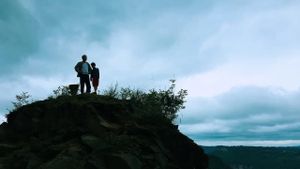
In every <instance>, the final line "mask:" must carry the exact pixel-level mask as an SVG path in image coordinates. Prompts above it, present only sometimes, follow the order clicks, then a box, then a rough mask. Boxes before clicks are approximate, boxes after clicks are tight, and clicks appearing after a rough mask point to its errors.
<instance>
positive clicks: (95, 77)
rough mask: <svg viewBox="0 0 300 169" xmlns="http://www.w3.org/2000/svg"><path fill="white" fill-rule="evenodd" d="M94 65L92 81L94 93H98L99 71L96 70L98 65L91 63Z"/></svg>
mask: <svg viewBox="0 0 300 169" xmlns="http://www.w3.org/2000/svg"><path fill="white" fill-rule="evenodd" d="M91 65H92V69H93V70H92V73H91V81H92V84H93V87H94V93H97V89H98V85H99V69H98V68H96V63H94V62H93V63H91Z"/></svg>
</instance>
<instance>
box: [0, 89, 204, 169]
mask: <svg viewBox="0 0 300 169" xmlns="http://www.w3.org/2000/svg"><path fill="white" fill-rule="evenodd" d="M151 113H152V112H149V113H148V115H147V116H144V115H143V114H141V113H139V112H137V111H136V110H135V109H134V106H132V104H131V103H130V101H122V100H117V99H112V98H109V97H104V96H95V95H80V96H62V97H58V98H56V99H49V100H44V101H37V102H34V103H32V104H29V105H26V106H23V107H21V108H19V109H17V110H15V111H12V112H10V113H9V114H8V116H7V123H2V124H1V126H0V169H206V168H207V167H208V158H207V156H206V155H205V154H204V152H203V150H202V148H200V147H199V146H198V145H197V144H195V143H194V142H193V141H192V140H191V139H189V138H188V137H186V136H185V135H183V134H182V133H180V132H179V131H178V129H177V126H175V125H173V124H172V123H170V122H168V121H167V120H163V118H164V117H163V116H154V117H152V118H151ZM149 114H150V116H149Z"/></svg>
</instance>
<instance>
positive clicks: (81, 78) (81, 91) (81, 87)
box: [80, 76, 84, 94]
mask: <svg viewBox="0 0 300 169" xmlns="http://www.w3.org/2000/svg"><path fill="white" fill-rule="evenodd" d="M83 91H84V78H83V77H82V76H81V77H80V93H81V94H83Z"/></svg>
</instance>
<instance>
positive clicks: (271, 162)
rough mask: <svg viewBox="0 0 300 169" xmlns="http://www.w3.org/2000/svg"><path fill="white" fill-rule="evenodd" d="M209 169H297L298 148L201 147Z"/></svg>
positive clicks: (299, 151) (298, 163)
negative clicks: (205, 155) (208, 158)
mask: <svg viewBox="0 0 300 169" xmlns="http://www.w3.org/2000/svg"><path fill="white" fill-rule="evenodd" d="M203 149H204V150H205V152H206V153H207V154H208V155H209V156H210V167H209V169H230V168H231V169H299V167H300V147H246V146H233V147H227V146H217V147H203Z"/></svg>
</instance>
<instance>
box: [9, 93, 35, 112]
mask: <svg viewBox="0 0 300 169" xmlns="http://www.w3.org/2000/svg"><path fill="white" fill-rule="evenodd" d="M30 98H31V95H29V94H28V92H21V93H20V94H19V95H16V101H15V102H12V104H13V106H14V110H16V109H19V108H20V107H22V106H24V105H26V104H29V103H30V102H31V101H30V100H29V99H30Z"/></svg>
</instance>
